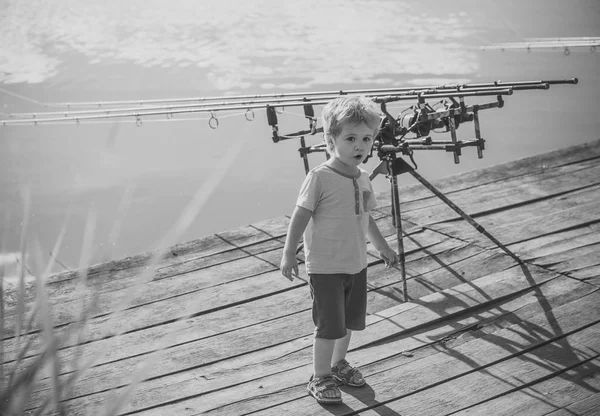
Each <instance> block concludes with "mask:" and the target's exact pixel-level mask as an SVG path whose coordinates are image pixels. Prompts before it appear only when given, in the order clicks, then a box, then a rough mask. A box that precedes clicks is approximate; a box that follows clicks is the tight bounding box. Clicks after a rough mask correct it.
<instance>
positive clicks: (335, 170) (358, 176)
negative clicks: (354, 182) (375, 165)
mask: <svg viewBox="0 0 600 416" xmlns="http://www.w3.org/2000/svg"><path fill="white" fill-rule="evenodd" d="M323 166H325V167H326V168H328V169H331V170H332V171H334V172H335V173H337V174H338V175H342V176H344V177H346V178H350V179H358V178H360V175H362V171H361V170H360V169H359V170H358V174H357V175H355V176H352V175H348V174H347V173H344V172H342V171H339V170H337V169H335V168H332V167H331V166H329V165H325V164H324V165H323Z"/></svg>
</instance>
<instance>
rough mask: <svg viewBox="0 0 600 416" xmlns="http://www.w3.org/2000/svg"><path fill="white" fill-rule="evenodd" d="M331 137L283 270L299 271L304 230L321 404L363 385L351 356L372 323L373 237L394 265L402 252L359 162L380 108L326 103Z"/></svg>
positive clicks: (313, 387)
mask: <svg viewBox="0 0 600 416" xmlns="http://www.w3.org/2000/svg"><path fill="white" fill-rule="evenodd" d="M322 119H323V130H324V138H325V143H326V144H327V149H328V152H329V154H330V155H331V157H330V158H329V160H327V162H325V163H323V164H322V165H320V166H317V167H316V168H314V169H312V170H311V171H310V172H309V173H308V175H307V176H306V179H305V180H304V183H303V184H302V187H301V189H300V194H299V196H298V200H297V203H296V208H295V209H294V212H293V214H292V218H291V220H290V225H289V229H288V234H287V238H286V242H285V247H284V254H283V258H282V259H281V273H282V274H283V275H284V276H285V277H287V278H288V279H290V280H293V276H294V273H295V275H296V276H297V275H298V263H297V260H296V248H297V245H298V242H299V240H300V237H301V236H302V235H303V234H304V251H305V258H306V270H307V273H308V275H309V278H310V290H311V295H312V299H313V307H312V315H313V321H314V323H315V326H316V329H315V338H314V343H313V375H312V376H311V378H310V381H309V383H308V386H307V389H308V392H309V394H310V395H311V396H313V397H314V398H315V399H316V400H317V401H318V402H319V403H339V402H341V401H342V396H341V392H340V390H339V388H338V387H337V383H336V381H337V382H339V383H342V384H347V385H350V386H356V387H358V386H362V385H364V384H365V380H364V378H363V376H362V374H361V373H360V371H359V370H358V369H356V368H354V367H352V366H351V365H350V364H349V363H348V361H346V359H345V357H346V352H347V351H348V345H349V343H350V338H351V336H352V331H353V330H357V331H359V330H363V329H364V328H365V320H366V310H367V306H366V303H367V241H366V238H368V239H369V241H371V242H372V243H373V246H374V247H375V248H376V249H377V250H378V251H379V254H380V256H381V258H382V259H384V261H385V263H386V265H387V266H388V267H391V266H394V265H396V264H397V263H398V256H397V254H396V252H395V251H394V250H392V249H391V248H390V246H389V245H388V244H387V242H386V241H385V239H384V238H383V236H382V235H381V232H380V231H379V228H378V227H377V225H376V223H375V221H374V220H373V218H372V217H371V215H370V211H371V210H372V209H374V208H375V205H376V203H375V195H374V193H373V188H372V186H371V182H370V180H369V175H368V173H367V172H366V171H364V170H363V169H360V168H359V167H358V166H359V165H360V164H361V163H362V162H363V161H364V159H365V158H366V157H367V155H368V154H369V152H370V151H371V147H372V146H373V140H374V138H375V136H376V134H377V129H378V127H379V120H380V116H379V111H378V109H377V107H376V106H375V104H374V103H373V102H372V101H371V100H368V99H366V98H363V97H341V98H338V99H335V100H333V101H331V102H330V103H328V104H327V105H326V106H325V108H324V109H323V115H322Z"/></svg>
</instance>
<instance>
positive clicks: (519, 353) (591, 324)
mask: <svg viewBox="0 0 600 416" xmlns="http://www.w3.org/2000/svg"><path fill="white" fill-rule="evenodd" d="M598 323H600V319H598V320H596V321H594V322H591V323H588V324H586V325H583V326H581V327H579V328H576V329H573V330H571V331H568V332H566V333H562V334H560V335H558V336H555V337H554V338H551V339H548V340H546V341H542V342H541V343H538V344H535V345H531V346H529V347H527V348H525V349H523V350H520V351H517V352H515V353H514V354H512V355H508V356H506V357H503V358H499V359H497V360H494V361H492V362H489V363H487V364H484V365H482V366H479V367H477V368H472V369H471V370H468V371H466V372H464V373H461V374H457V375H455V376H452V377H449V378H447V379H444V380H440V381H437V382H435V383H432V384H429V385H427V386H423V387H421V388H419V389H416V390H413V391H411V392H410V393H406V394H403V395H400V396H398V397H394V398H392V399H388V400H385V401H382V402H380V403H378V404H376V405H373V406H368V407H366V408H363V409H359V410H355V411H353V412H352V413H348V414H347V415H345V416H350V415H357V414H360V412H364V411H366V410H371V409H375V408H377V407H379V406H383V405H386V404H388V403H392V402H394V401H397V400H400V399H403V398H406V397H409V396H412V395H414V394H418V393H421V392H423V391H426V390H428V389H431V388H433V387H437V386H440V385H442V384H445V383H448V382H451V381H454V380H457V379H459V378H461V377H465V376H468V375H470V374H472V373H476V372H479V371H481V370H484V369H486V368H489V367H492V366H494V365H496V364H500V363H502V362H504V361H507V360H510V359H512V358H516V357H518V356H521V355H524V354H527V353H529V352H531V351H533V350H535V349H538V348H541V347H543V346H545V345H548V344H552V343H554V342H556V341H559V340H561V339H563V338H566V337H568V336H570V335H573V334H575V333H577V332H579V331H582V330H584V329H587V328H589V327H592V326H594V325H597V324H598ZM598 357H600V354H597V355H595V356H594V357H592V358H591V359H587V360H586V361H585V362H579V363H577V364H576V365H575V366H577V365H581V364H585V363H587V362H588V361H591V360H592V359H597V358H598ZM571 367H573V366H571ZM570 369H571V368H570V367H569V368H568V369H564V370H562V371H561V372H565V371H568V370H570ZM388 370H389V369H387V370H385V371H388ZM555 375H558V374H555ZM550 378H551V377H550ZM540 381H543V380H539V381H537V382H540ZM527 384H529V383H527ZM534 384H535V383H534ZM525 386H526V385H523V386H521V387H522V388H525ZM461 410H464V409H461ZM450 414H452V413H450Z"/></svg>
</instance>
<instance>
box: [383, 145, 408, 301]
mask: <svg viewBox="0 0 600 416" xmlns="http://www.w3.org/2000/svg"><path fill="white" fill-rule="evenodd" d="M394 159H395V155H392V156H391V157H389V158H388V161H387V167H388V172H394ZM389 179H390V186H391V191H392V192H391V193H392V220H393V224H394V227H396V239H397V241H398V260H399V261H398V264H399V266H400V274H401V276H402V295H403V297H404V302H407V301H408V291H407V284H406V257H405V255H404V239H403V238H402V218H401V215H400V195H399V193H398V178H397V176H396V175H395V174H393V173H392V174H390V175H389Z"/></svg>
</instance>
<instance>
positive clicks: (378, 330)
mask: <svg viewBox="0 0 600 416" xmlns="http://www.w3.org/2000/svg"><path fill="white" fill-rule="evenodd" d="M511 273H513V272H508V273H507V272H503V273H499V274H498V275H497V276H496V277H494V278H491V279H490V278H489V276H488V278H487V279H486V278H483V279H480V280H481V281H480V282H477V283H475V284H472V285H471V284H470V285H465V287H464V289H463V290H464V293H463V294H462V295H458V293H459V292H458V291H457V292H456V293H457V295H456V297H457V299H456V301H452V299H453V297H445V296H444V294H442V295H441V296H440V294H437V293H436V294H434V295H432V296H431V297H430V299H429V301H428V303H427V306H420V305H410V304H405V305H399V306H398V307H395V308H392V309H391V310H389V311H385V312H383V313H379V314H377V316H370V317H369V318H370V320H369V324H370V327H369V328H370V329H369V331H364V333H365V334H367V332H368V334H370V335H369V336H367V338H362V337H361V333H357V334H356V337H355V340H356V342H357V344H362V345H366V344H368V343H370V342H373V341H375V340H377V339H382V338H383V337H385V336H386V335H388V334H394V333H398V331H399V326H400V327H401V328H403V329H402V331H401V332H404V331H411V330H412V331H414V330H415V329H416V328H417V327H418V326H419V325H422V323H425V322H431V321H432V316H433V317H434V319H436V320H437V321H438V322H440V323H439V324H434V325H442V323H441V322H446V321H448V320H449V319H451V317H452V315H449V314H451V313H453V314H455V315H456V314H460V315H463V312H465V309H464V307H465V306H464V305H465V304H469V303H471V304H472V303H473V302H474V303H475V304H478V302H480V301H481V300H482V299H486V300H485V301H486V302H490V301H489V300H487V296H486V295H482V294H481V290H482V289H483V292H485V290H486V289H489V290H491V291H494V292H495V294H494V296H501V295H500V294H502V293H505V290H508V291H511V292H512V291H513V290H512V289H510V287H511V286H512V284H510V283H507V285H506V286H504V284H503V283H504V282H506V281H507V280H509V277H508V276H509V275H510V274H511ZM541 273H542V274H545V272H543V271H541ZM534 274H535V273H534ZM537 278H542V277H541V276H537ZM542 279H543V278H542ZM492 281H494V283H495V284H493V283H492ZM500 281H501V282H503V283H500V284H498V283H499V282H500ZM450 293H452V291H451V292H449V293H448V294H450ZM489 293H491V292H489ZM489 293H488V295H489ZM440 301H442V302H441V303H440ZM491 302H493V300H492V301H491ZM436 304H437V306H436ZM442 304H444V305H443V306H442ZM453 304H456V305H455V306H453ZM459 305H463V307H462V309H461V307H460V306H459ZM441 313H442V314H444V315H443V316H442V317H440V314H441ZM400 315H402V316H400ZM466 315H469V313H468V311H467V312H466ZM308 319H309V318H308V317H307V318H306V320H308ZM411 321H412V322H411ZM391 322H394V323H393V324H392V325H390V323H391ZM413 322H414V323H413ZM292 325H299V323H298V322H296V323H294V324H292ZM287 326H289V325H286V326H285V327H287ZM283 330H285V329H284V328H282V329H281V331H283ZM310 330H311V331H310V332H312V327H310ZM310 332H308V334H310ZM253 333H254V334H255V335H254V336H255V337H258V338H260V339H263V338H264V337H266V336H268V335H267V334H272V333H273V329H271V330H265V331H264V332H263V331H260V332H258V333H256V332H253ZM239 336H240V338H239V339H240V340H241V339H245V342H246V343H247V342H249V341H250V339H249V338H247V335H246V334H240V335H239ZM373 337H375V338H373ZM277 339H278V340H279V339H282V336H281V335H279V334H278V337H277ZM231 342H232V341H229V343H231ZM233 342H235V341H233ZM239 342H240V341H238V343H239ZM310 342H311V341H310V336H308V335H307V336H305V337H303V338H302V341H301V344H300V345H302V344H303V345H302V347H301V348H300V349H304V350H306V351H308V350H309V349H310ZM267 345H271V343H270V342H267V343H266V346H267ZM296 345H297V344H296ZM223 347H224V346H223V345H220V344H219V345H215V344H214V343H213V345H212V348H213V349H214V350H220V349H222V348H223ZM192 350H194V351H197V349H196V348H192ZM169 354H170V355H169V357H168V358H167V360H172V359H173V358H172V357H173V355H172V354H173V351H172V350H170V351H169ZM248 359H250V357H248ZM179 360H181V359H179ZM162 361H163V360H157V365H158V366H160V365H161V363H162ZM253 361H254V360H252V361H246V362H245V364H244V365H243V366H244V367H245V366H248V364H249V363H252V362H253ZM284 362H285V361H284ZM127 368H135V365H127ZM190 369H191V370H193V368H190ZM117 371H118V370H117ZM200 371H201V370H200ZM263 371H264V370H263ZM234 375H235V374H234ZM256 376H257V375H256V373H253V374H251V375H250V377H256ZM150 377H154V374H151V375H150ZM239 377H240V374H239V373H238V374H237V377H236V378H235V379H234V380H237V382H239V381H240V378H239ZM220 379H221V378H219V380H220ZM215 381H216V380H211V386H212V387H214V385H215ZM98 382H101V380H96V381H95V382H94V383H91V382H90V383H89V384H94V385H95V384H96V383H98ZM163 387H164V388H165V389H166V388H167V386H164V385H163ZM212 387H211V388H212ZM196 388H197V386H196ZM177 391H179V390H177ZM173 394H177V393H176V392H173ZM95 396H97V395H95ZM97 399H98V400H100V399H99V397H94V398H93V399H92V397H91V396H86V397H84V398H82V399H81V400H82V401H89V400H97ZM76 401H77V399H76ZM144 402H146V401H144ZM146 403H147V402H146ZM88 404H89V403H88ZM82 405H83V404H82Z"/></svg>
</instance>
